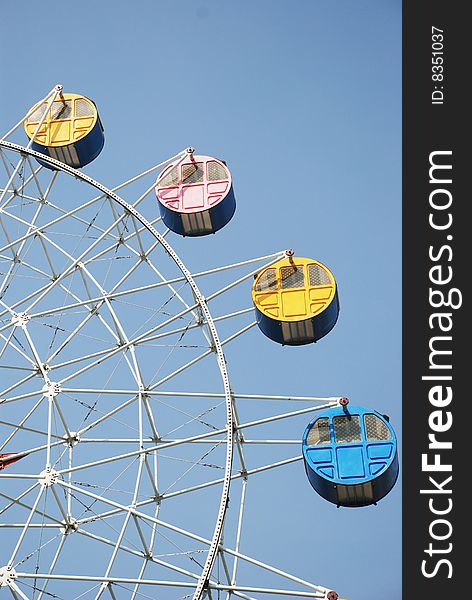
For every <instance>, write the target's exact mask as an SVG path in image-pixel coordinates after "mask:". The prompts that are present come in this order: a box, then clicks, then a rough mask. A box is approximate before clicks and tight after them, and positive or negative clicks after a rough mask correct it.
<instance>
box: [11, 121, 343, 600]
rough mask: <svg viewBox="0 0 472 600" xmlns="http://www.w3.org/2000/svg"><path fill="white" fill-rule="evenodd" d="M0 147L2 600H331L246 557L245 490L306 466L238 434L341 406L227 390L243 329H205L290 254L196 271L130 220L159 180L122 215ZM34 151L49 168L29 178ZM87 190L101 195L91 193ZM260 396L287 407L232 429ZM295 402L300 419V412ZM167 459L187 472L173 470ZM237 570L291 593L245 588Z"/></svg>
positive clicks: (61, 171)
mask: <svg viewBox="0 0 472 600" xmlns="http://www.w3.org/2000/svg"><path fill="white" fill-rule="evenodd" d="M9 133H10V132H9ZM0 152H1V160H2V163H3V167H4V173H5V176H6V183H5V184H4V186H3V187H2V188H1V189H0V232H1V235H2V237H1V238H0V239H1V244H0V246H1V247H0V273H1V279H0V453H4V454H9V456H8V457H7V458H5V459H4V462H3V463H1V464H0V467H3V466H5V468H4V469H2V470H0V499H2V502H3V504H1V505H0V535H1V540H2V544H0V556H1V558H0V594H2V592H4V591H5V592H7V593H8V592H9V594H10V595H11V596H13V597H14V598H38V599H39V598H44V597H47V596H54V597H57V598H67V600H70V599H71V598H72V597H73V598H79V597H80V598H95V599H96V600H98V598H100V597H110V598H116V597H130V598H147V597H161V598H169V597H173V598H174V597H175V598H189V597H193V598H195V599H197V598H202V597H205V596H208V597H210V598H212V597H213V598H215V597H218V598H219V597H221V594H224V597H225V598H227V599H229V598H231V597H242V598H260V597H267V595H268V594H269V595H274V596H280V597H284V596H285V597H311V598H329V599H330V600H331V599H332V598H336V597H337V595H336V594H335V592H332V591H331V589H330V588H326V587H324V586H320V585H316V584H313V583H311V582H308V581H304V580H302V579H300V578H298V577H296V576H294V575H291V574H289V573H286V572H284V571H283V570H281V569H279V568H277V567H273V566H271V565H269V564H266V563H265V562H263V561H260V560H257V559H256V558H253V557H250V556H247V555H245V554H243V553H242V552H241V551H240V543H241V536H242V533H243V517H244V511H245V502H246V490H247V484H248V481H249V480H250V479H251V478H252V477H256V476H257V475H258V474H259V473H263V472H275V471H276V470H278V469H279V468H282V467H283V466H284V465H287V464H290V463H292V462H295V461H299V460H301V456H300V455H299V454H297V455H296V456H293V457H290V458H286V459H283V460H274V461H272V462H268V463H265V464H263V465H261V464H257V465H255V466H253V465H252V464H250V463H249V462H248V460H247V451H246V449H247V448H248V447H251V446H252V448H254V447H261V446H266V447H268V448H271V447H276V446H284V447H293V445H294V444H296V445H298V446H299V444H300V440H281V439H263V438H261V437H259V438H258V439H257V438H255V439H249V438H247V437H246V432H252V431H258V430H261V431H265V430H264V429H263V428H264V427H267V426H268V425H270V424H271V423H274V422H276V421H279V420H280V419H289V418H292V417H298V416H300V415H305V414H307V415H309V414H310V413H312V412H313V411H315V410H318V409H321V408H325V407H326V406H331V405H335V404H337V402H338V401H339V398H294V397H283V396H278V397H273V396H264V395H256V394H252V395H249V394H239V393H235V392H233V390H232V389H231V387H230V383H229V379H228V374H227V368H226V360H225V356H224V353H223V346H224V345H225V344H227V343H229V342H231V341H233V340H234V339H235V338H236V337H238V336H239V335H241V334H242V333H244V332H245V331H247V330H248V329H249V328H251V327H252V326H254V321H251V322H250V323H249V324H248V325H245V326H243V327H242V328H239V329H238V330H236V331H235V332H233V333H232V334H230V335H229V336H228V337H227V338H226V339H224V340H223V341H220V339H219V337H218V333H217V330H216V327H215V321H219V322H221V323H228V322H233V321H234V320H235V319H237V318H240V317H245V316H246V317H247V316H249V315H250V314H252V307H249V308H247V309H241V310H238V311H234V312H233V313H228V314H223V315H220V316H219V317H216V318H212V316H211V313H210V311H209V308H208V303H209V302H211V301H213V300H216V299H218V298H219V297H221V296H222V295H223V294H226V293H228V292H229V291H230V290H231V289H233V288H234V287H235V286H236V285H238V284H239V283H242V282H246V281H247V280H248V279H250V278H252V276H253V274H254V272H256V271H257V270H259V269H260V268H261V266H260V263H263V264H270V262H273V261H274V260H277V259H278V258H280V257H281V256H283V254H284V253H283V252H278V253H275V254H274V255H270V256H265V257H261V258H260V259H251V260H247V261H241V262H239V263H235V264H233V265H228V266H225V267H220V268H215V269H211V270H207V271H202V272H199V273H196V274H193V275H192V274H191V273H190V272H189V271H188V270H187V269H186V267H185V266H184V264H183V263H182V261H181V260H180V258H179V257H178V256H177V254H176V253H175V252H174V250H173V249H172V247H171V246H170V244H169V243H168V242H167V240H166V239H165V237H166V235H167V233H168V230H167V231H164V232H163V233H159V232H158V231H157V229H156V228H155V225H156V223H157V222H159V220H160V219H159V218H154V219H153V218H149V219H146V218H145V217H144V216H143V214H142V213H141V207H144V204H143V202H144V201H145V199H146V198H148V197H149V195H150V194H152V187H153V185H151V186H148V187H147V188H146V189H145V190H144V191H143V192H142V193H140V194H138V195H137V196H135V197H134V201H133V202H132V203H128V202H126V201H125V200H124V199H122V198H121V197H120V196H118V195H117V194H116V191H113V190H109V189H107V188H105V187H104V186H103V185H101V184H100V183H98V182H97V181H94V180H93V179H91V178H90V177H88V176H87V175H85V174H84V173H82V172H80V171H76V170H74V169H72V168H70V167H68V166H67V165H64V164H62V163H59V162H58V161H55V160H53V159H50V158H48V157H44V156H43V155H38V154H37V153H35V152H34V151H32V150H31V148H29V147H26V148H25V147H21V146H19V145H17V144H13V143H11V142H8V141H5V140H3V141H0ZM38 156H40V157H41V159H42V160H43V161H44V162H46V163H48V164H49V165H51V166H53V167H54V168H55V169H56V170H54V171H52V170H49V169H46V168H44V167H42V166H39V165H38V164H37V163H36V161H35V160H34V158H35V157H38ZM186 156H187V150H184V151H182V152H181V153H179V154H178V155H177V156H176V157H172V158H171V159H169V160H168V161H164V163H160V165H156V166H155V167H153V168H151V169H148V170H147V171H145V172H144V173H142V174H141V175H139V176H137V177H135V178H133V179H132V180H130V181H128V182H126V183H125V184H122V185H121V186H118V187H119V188H120V189H124V190H125V189H128V188H132V186H133V185H134V184H136V182H140V181H141V180H142V179H143V178H145V177H146V176H152V175H153V174H154V173H155V171H156V170H157V169H160V168H162V166H163V165H164V164H166V163H168V162H169V161H171V160H175V159H176V158H180V159H181V160H183V159H184V158H185V157H186ZM68 176H69V177H68ZM70 176H71V177H70ZM77 180H78V181H79V182H84V183H86V184H87V186H86V187H85V189H86V192H84V190H83V186H82V187H81V189H80V193H78V194H77V196H74V192H73V190H74V189H77V187H78V186H79V185H80V184H79V183H77ZM71 182H72V183H73V185H72V186H69V187H68V184H70V183H71ZM90 190H98V195H95V196H93V197H91V198H89V197H88V196H87V193H90ZM95 193H96V192H95ZM56 201H60V202H62V204H58V203H57V202H56ZM138 205H141V206H140V211H138V210H137V208H136V206H138ZM153 206H154V209H155V204H154V205H153ZM169 257H170V259H172V260H169ZM164 259H165V260H164ZM169 263H171V265H170V266H171V267H173V269H172V268H170V266H169ZM256 264H258V265H259V266H257V267H256V268H254V267H255V265H256ZM232 269H245V270H246V271H247V270H248V269H249V272H248V273H247V272H245V274H244V275H243V276H239V277H237V278H236V279H234V278H233V279H232V280H231V281H230V282H229V283H227V284H226V285H224V286H223V287H220V288H219V289H217V290H216V291H214V292H213V293H211V294H209V295H207V297H206V298H205V297H204V296H203V295H202V294H201V293H200V291H199V288H198V287H197V285H196V283H195V279H197V278H198V277H202V278H206V276H208V277H211V276H212V275H213V274H218V273H219V274H221V273H223V272H228V271H231V272H232ZM154 306H156V308H155V309H153V307H154ZM177 325H180V326H177ZM48 334H49V335H48ZM187 340H188V341H187ZM166 342H168V343H167V344H166ZM184 342H187V343H184ZM189 352H190V353H191V358H190V359H188V353H189ZM157 355H159V359H158V360H159V362H156V363H153V360H154V357H155V356H157ZM213 356H214V357H215V358H216V367H217V368H216V369H215V368H214V367H213V371H214V372H213V373H212V375H213V378H215V377H214V376H215V375H217V376H218V379H219V382H220V383H219V386H220V391H214V390H215V387H214V385H213V383H214V382H211V381H212V378H211V375H210V373H211V371H212V368H211V367H210V364H209V362H208V360H209V359H208V358H207V357H210V358H211V357H213ZM150 357H152V360H151V358H150ZM150 363H153V364H152V368H151V367H150ZM212 364H213V365H214V363H212ZM199 368H202V369H203V370H204V380H205V381H208V385H209V386H210V385H211V386H212V391H210V392H208V391H207V390H208V388H205V389H204V390H202V391H195V389H196V388H195V387H194V386H195V384H197V385H198V384H199V385H200V386H201V376H200V377H199V376H197V377H196V378H195V379H194V378H193V377H192V373H193V372H194V371H196V370H197V369H199ZM187 382H188V384H187V387H185V383H187ZM171 384H172V385H171ZM173 385H177V388H175V387H172V386H173ZM179 386H180V388H179ZM197 389H198V388H197ZM174 400H176V401H177V402H178V404H172V403H173V402H174ZM266 400H272V401H275V402H280V403H281V404H282V406H287V407H290V409H288V408H287V409H286V410H285V411H283V412H279V413H277V414H270V415H268V416H266V417H264V418H259V419H257V420H252V421H246V422H242V421H241V420H240V419H239V418H238V410H237V405H238V402H245V401H246V402H247V401H250V402H256V401H260V402H261V403H262V404H263V403H264V402H265V401H266ZM197 401H198V403H199V404H198V406H196V405H195V402H197ZM300 402H302V403H304V404H307V406H306V407H304V408H301V409H300V408H294V404H296V403H300ZM178 417H180V422H179V421H178ZM89 419H90V420H89ZM87 421H89V422H88V423H87ZM133 426H134V427H133ZM162 428H164V429H162ZM166 428H167V429H166ZM132 429H134V435H133V436H130V433H129V432H130V431H131V430H132ZM94 432H95V433H97V432H98V435H97V434H96V436H95V437H93V433H94ZM100 434H101V435H100ZM172 434H174V435H172ZM233 447H234V448H235V449H236V452H235V460H234V461H233ZM123 448H125V451H123V450H122V449H123ZM202 448H203V450H202ZM158 457H159V459H158ZM207 457H208V459H207ZM14 458H21V460H18V461H17V462H12V459H14ZM5 460H8V461H9V463H8V466H6V464H7V463H6V462H5ZM210 461H211V462H210ZM166 462H168V463H172V468H170V467H168V466H167V465H166ZM233 462H234V463H236V464H237V468H235V465H234V464H233ZM176 463H177V464H179V465H184V466H183V467H182V468H181V469H180V471H179V470H177V475H175V474H174V473H175V471H176V469H175V464H176ZM215 470H217V471H219V472H218V475H219V476H218V477H215V476H214V473H215ZM173 474H174V479H172V475H173ZM77 477H79V478H80V480H77V479H76V478H77ZM231 482H233V486H234V483H235V482H239V483H240V484H241V485H240V488H239V490H238V495H237V496H236V497H235V494H232V495H231V498H232V499H233V503H232V505H233V506H236V507H237V509H236V510H234V514H233V515H231V518H230V516H228V510H227V508H228V500H229V497H230V483H231ZM123 487H124V488H125V489H122V488H123ZM176 488H177V489H176ZM97 490H98V491H97ZM205 494H206V496H205ZM202 496H203V500H202ZM194 498H195V500H194ZM194 501H195V502H196V503H198V506H199V514H198V521H199V523H198V527H195V515H194V514H193V516H192V517H191V519H190V521H189V518H188V517H189V515H192V506H193V503H194ZM173 504H174V505H175V506H174V507H173V510H169V513H168V514H169V517H170V519H166V518H165V516H166V510H167V506H172V505H173ZM206 504H207V505H208V511H205V510H203V509H202V506H203V505H206ZM205 512H208V513H209V514H205ZM186 517H187V518H186ZM177 519H178V520H177ZM200 521H201V523H200ZM189 523H190V524H189ZM192 525H193V526H192ZM201 529H204V530H205V532H204V533H203V534H202V533H201ZM223 530H224V534H225V536H224V541H223ZM228 541H231V543H228ZM170 550H173V552H171V551H170ZM88 553H90V556H89V557H88ZM77 555H80V557H81V561H80V564H81V568H80V569H77V565H76V564H75V570H72V572H71V566H73V565H74V559H76V558H77ZM97 558H101V559H102V563H101V564H100V565H97V564H96V562H97ZM243 564H247V565H251V566H253V567H257V568H259V569H261V570H263V571H264V572H266V573H269V574H271V575H273V576H274V577H275V578H276V579H280V581H282V580H285V581H289V582H292V583H294V584H295V587H296V588H297V589H286V587H257V585H244V584H241V583H239V581H240V578H239V574H240V572H241V568H242V567H241V565H243ZM189 565H190V566H191V567H192V568H190V567H189ZM216 566H218V570H219V569H220V568H221V571H222V574H221V576H220V575H219V574H218V575H217V574H216ZM61 567H62V568H65V569H67V568H69V570H68V571H67V570H66V571H64V572H63V571H61ZM97 569H98V571H97ZM77 570H79V571H83V572H79V573H78V572H77ZM150 571H151V574H150V575H147V574H148V573H149V572H150ZM169 574H173V575H174V577H177V578H176V579H175V578H174V579H171V578H169V577H168V575H169ZM149 586H152V587H149ZM154 586H156V587H154ZM151 589H152V591H149V590H151ZM64 590H66V591H64ZM156 590H162V591H161V592H160V593H159V592H156ZM64 594H66V595H64ZM156 594H159V595H157V596H156Z"/></svg>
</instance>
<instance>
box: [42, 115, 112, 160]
mask: <svg viewBox="0 0 472 600" xmlns="http://www.w3.org/2000/svg"><path fill="white" fill-rule="evenodd" d="M104 144H105V135H104V133H103V127H102V124H101V122H100V119H97V122H96V123H95V126H94V127H93V129H92V130H91V131H90V132H89V133H88V134H87V135H86V136H85V137H83V138H82V139H80V140H78V141H77V142H74V143H73V144H67V145H65V146H51V147H49V146H43V145H41V144H38V143H37V142H33V144H32V146H31V148H32V149H33V150H35V151H36V152H40V153H41V154H45V155H46V156H50V157H51V158H55V159H56V160H59V161H61V162H63V163H65V164H67V165H69V166H70V167H73V168H74V169H80V168H81V167H84V166H85V165H87V164H88V163H90V162H92V160H94V159H95V158H97V156H98V155H99V154H100V152H101V151H102V149H103V146H104ZM36 160H37V161H38V162H39V164H40V165H42V166H43V167H46V168H48V169H51V170H55V169H54V167H52V166H51V165H50V164H48V163H47V162H45V161H42V160H41V159H39V158H37V159H36Z"/></svg>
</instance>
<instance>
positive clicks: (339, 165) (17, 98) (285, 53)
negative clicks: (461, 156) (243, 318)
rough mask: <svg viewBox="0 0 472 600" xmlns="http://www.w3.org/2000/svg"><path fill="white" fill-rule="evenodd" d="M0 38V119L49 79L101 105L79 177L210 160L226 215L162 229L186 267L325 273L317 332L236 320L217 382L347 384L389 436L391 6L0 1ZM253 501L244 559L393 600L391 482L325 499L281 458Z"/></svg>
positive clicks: (396, 25)
mask: <svg viewBox="0 0 472 600" xmlns="http://www.w3.org/2000/svg"><path fill="white" fill-rule="evenodd" d="M0 34H1V42H0V43H1V45H2V51H1V52H0V71H1V73H2V78H1V79H2V83H1V100H0V114H1V129H2V131H6V130H7V129H8V128H9V126H11V125H12V124H14V123H15V122H16V121H17V120H18V119H19V118H20V117H21V116H22V115H23V114H24V113H25V111H26V110H27V109H28V108H29V107H30V106H31V104H32V103H33V102H35V101H36V100H37V99H40V98H41V97H43V96H44V95H45V94H46V93H47V92H48V91H49V90H50V89H51V88H52V87H53V85H54V84H56V83H57V82H61V83H62V84H63V85H64V90H65V91H71V92H78V93H83V94H85V95H87V96H89V97H90V98H92V99H93V100H94V101H95V102H96V104H97V106H98V108H99V111H100V115H101V119H102V122H103V125H104V128H105V136H106V142H105V148H104V150H103V152H102V154H101V155H100V156H99V157H98V159H96V160H95V161H94V162H93V163H92V164H90V165H89V166H88V167H86V169H85V170H86V172H87V173H88V174H90V175H91V176H92V177H95V178H96V179H98V180H99V181H101V182H102V183H104V184H105V185H108V186H110V187H113V185H115V184H117V183H119V182H121V181H123V180H124V179H126V178H128V177H131V176H132V175H134V174H136V173H138V172H141V171H143V170H144V169H145V168H147V167H150V166H152V165H154V164H155V163H157V162H159V161H160V160H162V159H164V158H166V157H168V156H170V155H173V154H175V153H176V152H177V151H179V150H181V149H182V148H185V147H187V146H189V145H192V146H194V147H195V148H196V149H197V151H199V152H201V153H203V154H209V155H214V156H217V157H221V158H224V159H225V160H226V161H227V163H228V165H229V167H230V169H231V171H232V174H233V180H234V187H235V193H236V200H237V210H236V214H235V216H234V218H233V220H232V221H231V222H230V224H229V225H228V226H227V227H226V228H225V229H224V230H223V231H221V232H220V233H219V234H218V235H216V236H210V237H209V239H201V240H190V239H185V240H175V238H172V239H171V238H169V239H170V241H171V243H174V241H175V245H176V248H177V250H178V252H179V254H180V255H181V257H182V259H183V260H184V262H185V263H186V264H187V265H188V266H189V267H190V268H191V269H192V270H203V269H205V268H211V267H213V266H217V265H220V264H225V263H230V262H236V261H238V260H243V259H246V258H251V257H256V256H261V255H264V254H270V253H271V252H274V251H277V250H280V249H284V248H288V247H293V248H294V249H295V251H296V254H298V255H300V256H307V257H313V258H316V259H318V260H321V261H322V262H324V263H326V264H327V265H328V266H329V267H330V268H331V270H332V271H333V273H334V274H335V277H336V279H337V281H338V285H339V294H340V303H341V313H340V318H339V321H338V323H337V325H336V327H335V329H334V330H333V331H332V332H331V333H330V334H329V336H327V337H326V338H325V339H323V340H322V341H320V342H319V343H318V344H316V345H310V346H305V347H300V348H282V347H280V346H278V345H276V344H274V343H272V342H270V341H269V340H267V339H265V338H263V336H262V335H261V334H260V333H259V332H258V331H257V330H252V331H251V332H249V333H248V334H247V336H245V337H244V338H241V340H239V341H238V342H237V343H236V344H235V345H234V346H232V347H229V349H228V351H227V356H228V365H229V370H230V375H231V379H232V384H233V387H234V389H235V390H237V391H239V392H245V393H265V392H267V393H272V394H293V395H314V396H325V395H326V396H330V395H334V396H336V395H346V396H348V397H349V398H350V399H351V402H353V403H357V404H364V405H367V406H372V407H373V408H375V409H377V410H379V411H380V412H382V413H387V414H388V415H389V416H390V419H391V421H390V422H391V423H392V425H393V427H394V428H395V429H396V431H397V433H398V434H399V439H400V441H401V431H400V427H401V3H400V1H399V0H381V1H379V0H359V1H357V2H352V1H351V0H336V1H333V2H327V1H323V0H312V1H310V0H305V1H302V0H298V1H294V2H287V1H285V2H284V1H280V0H258V1H257V2H249V1H247V0H239V1H238V2H229V1H219V2H217V1H215V0H213V1H211V0H194V1H192V2H191V1H188V0H181V1H179V2H173V1H170V0H168V1H151V0H140V1H136V2H129V1H128V2H125V1H123V0H115V1H114V2H111V1H102V2H98V1H93V2H92V1H91V0H82V1H81V2H80V3H65V4H58V3H57V2H51V1H50V0H44V1H43V2H41V3H33V2H25V3H13V2H4V3H2V8H1V18H0ZM229 310H231V306H229V307H228V312H229ZM283 369H285V370H286V371H285V372H286V373H293V372H296V373H297V376H296V377H285V376H282V377H281V376H280V373H282V370H283ZM282 375H283V373H282ZM302 433H303V425H302V430H300V431H299V434H300V437H301V434H302ZM285 435H287V436H288V437H290V436H291V435H292V432H291V431H290V430H289V429H288V432H287V434H285V433H283V434H282V436H285ZM400 458H401V446H400ZM251 503H253V506H254V509H253V510H254V513H249V516H248V524H249V525H250V531H252V532H253V539H252V540H251V543H250V544H249V543H248V545H247V546H246V548H245V549H246V550H247V551H248V553H252V554H253V555H256V557H257V558H260V559H261V560H264V561H267V562H269V563H272V564H274V565H276V566H279V567H281V568H283V569H284V570H287V571H289V572H291V573H293V574H295V575H299V576H300V577H304V578H307V579H309V580H313V581H314V582H315V583H319V584H321V585H326V586H332V587H333V588H335V589H337V590H338V591H339V592H340V595H341V596H342V597H346V598H348V599H349V600H378V599H379V598H382V600H398V599H399V598H400V597H401V481H399V482H398V483H397V485H396V486H395V488H394V490H393V491H392V492H391V494H390V495H389V496H388V497H386V498H385V499H384V500H382V501H381V502H380V503H379V504H378V506H376V507H369V508H366V509H356V510H348V509H336V508H335V507H334V506H332V505H329V504H328V503H326V502H325V501H323V500H322V499H321V498H320V497H318V496H317V495H316V494H315V492H314V491H313V490H312V489H311V488H310V486H309V484H308V482H307V481H306V479H305V475H304V472H303V468H302V465H301V464H300V463H297V464H295V465H293V466H291V467H287V468H286V469H285V471H284V472H283V473H282V474H280V475H279V476H273V475H261V479H260V483H259V484H258V485H257V486H255V488H254V490H253V491H252V497H251ZM258 506H259V509H261V508H262V510H259V511H257V507H258ZM252 514H254V517H252V516H251V515H252ZM251 519H253V520H251ZM246 535H251V534H248V533H246ZM267 536H272V537H271V538H270V539H272V542H270V543H269V544H268V543H267V539H266V538H267ZM274 540H275V541H274ZM254 583H257V582H254Z"/></svg>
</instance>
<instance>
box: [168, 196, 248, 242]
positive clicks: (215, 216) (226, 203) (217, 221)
mask: <svg viewBox="0 0 472 600" xmlns="http://www.w3.org/2000/svg"><path fill="white" fill-rule="evenodd" d="M158 204H159V211H160V213H161V217H162V220H163V221H164V224H165V226H166V227H168V228H169V229H170V230H171V231H173V232H174V233H177V234H179V235H182V236H184V237H186V236H188V237H199V236H203V235H209V234H210V233H216V232H217V231H218V230H220V229H222V228H223V227H224V226H225V225H226V224H227V223H229V221H230V220H231V219H232V217H233V215H234V212H235V210H236V198H235V196H234V191H233V186H232V185H231V187H230V189H229V191H228V193H227V194H226V196H225V197H224V198H223V200H221V201H220V202H219V203H218V204H216V205H215V206H212V207H211V208H209V209H206V210H204V211H201V212H194V213H183V215H184V216H182V213H180V212H177V211H175V210H171V209H170V208H167V207H166V206H164V205H163V204H162V203H161V202H159V200H158ZM204 214H205V222H206V223H207V224H208V223H209V226H205V225H204V224H203V221H204V220H203V215H204ZM208 217H209V221H208ZM183 219H187V222H189V221H191V222H192V223H195V226H194V227H192V228H191V229H190V228H189V227H188V226H187V227H185V225H184V222H183ZM199 224H201V226H199Z"/></svg>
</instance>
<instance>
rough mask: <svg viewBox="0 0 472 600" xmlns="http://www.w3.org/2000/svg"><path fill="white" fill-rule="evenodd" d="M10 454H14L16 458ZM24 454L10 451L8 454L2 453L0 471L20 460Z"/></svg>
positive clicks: (0, 455)
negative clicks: (19, 454) (20, 454)
mask: <svg viewBox="0 0 472 600" xmlns="http://www.w3.org/2000/svg"><path fill="white" fill-rule="evenodd" d="M9 456H13V457H14V458H8V457H9ZM20 458H23V456H18V455H17V454H16V453H15V452H8V454H0V471H2V470H3V469H5V468H6V467H8V466H9V465H12V464H13V463H15V462H16V461H17V460H20Z"/></svg>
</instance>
